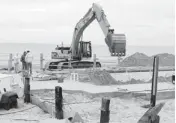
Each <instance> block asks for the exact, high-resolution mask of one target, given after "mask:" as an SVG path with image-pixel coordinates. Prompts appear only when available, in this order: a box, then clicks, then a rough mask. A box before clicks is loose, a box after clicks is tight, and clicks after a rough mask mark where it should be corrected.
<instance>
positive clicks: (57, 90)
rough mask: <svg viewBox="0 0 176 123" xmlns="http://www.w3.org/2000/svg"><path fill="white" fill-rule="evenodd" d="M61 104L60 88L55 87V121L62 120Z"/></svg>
mask: <svg viewBox="0 0 176 123" xmlns="http://www.w3.org/2000/svg"><path fill="white" fill-rule="evenodd" d="M62 103H63V97H62V88H61V87H60V86H56V87H55V109H56V114H55V117H56V118H57V119H63V118H64V117H63V109H62V105H63V104H62Z"/></svg>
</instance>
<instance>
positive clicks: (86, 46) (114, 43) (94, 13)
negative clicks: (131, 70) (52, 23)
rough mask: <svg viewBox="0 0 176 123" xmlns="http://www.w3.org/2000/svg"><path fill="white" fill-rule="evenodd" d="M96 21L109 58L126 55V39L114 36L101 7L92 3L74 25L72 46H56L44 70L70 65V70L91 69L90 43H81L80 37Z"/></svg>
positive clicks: (121, 35)
mask: <svg viewBox="0 0 176 123" xmlns="http://www.w3.org/2000/svg"><path fill="white" fill-rule="evenodd" d="M95 19H96V20H97V21H98V23H99V25H100V27H101V29H102V31H103V33H104V35H105V42H106V44H107V46H108V47H109V51H110V53H111V56H125V55H126V37H125V35H124V34H115V33H114V29H111V27H110V24H109V22H108V20H107V18H106V15H105V13H104V11H103V9H102V7H101V6H100V5H99V4H97V3H93V5H92V7H91V8H90V9H89V10H88V12H87V13H86V14H85V15H84V17H83V18H81V19H80V21H79V22H78V23H77V24H76V27H75V29H74V33H73V38H72V44H71V46H70V47H64V46H60V47H59V46H57V47H56V48H55V50H54V51H53V52H52V53H51V58H52V60H51V61H49V62H47V63H46V65H45V69H47V70H62V69H67V68H69V66H70V65H71V67H72V68H90V67H93V61H90V58H91V57H92V46H91V42H90V41H82V40H81V37H82V35H83V32H84V30H85V29H86V28H87V27H88V26H89V24H90V23H92V22H93V21H94V20H95ZM96 66H97V67H101V63H100V62H96Z"/></svg>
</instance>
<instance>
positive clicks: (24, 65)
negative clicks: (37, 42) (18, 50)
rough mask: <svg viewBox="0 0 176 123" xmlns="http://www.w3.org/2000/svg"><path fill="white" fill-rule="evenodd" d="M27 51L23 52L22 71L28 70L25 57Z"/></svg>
mask: <svg viewBox="0 0 176 123" xmlns="http://www.w3.org/2000/svg"><path fill="white" fill-rule="evenodd" d="M26 53H27V52H26V51H24V52H23V54H22V56H21V59H20V61H21V63H22V70H26V62H25V57H26Z"/></svg>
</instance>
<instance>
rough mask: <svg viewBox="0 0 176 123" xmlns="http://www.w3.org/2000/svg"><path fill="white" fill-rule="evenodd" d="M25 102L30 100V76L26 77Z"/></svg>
mask: <svg viewBox="0 0 176 123" xmlns="http://www.w3.org/2000/svg"><path fill="white" fill-rule="evenodd" d="M24 102H25V103H29V102H30V78H29V77H25V78H24Z"/></svg>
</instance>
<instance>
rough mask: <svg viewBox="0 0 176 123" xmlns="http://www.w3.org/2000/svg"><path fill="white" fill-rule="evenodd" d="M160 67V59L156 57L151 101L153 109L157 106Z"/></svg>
mask: <svg viewBox="0 0 176 123" xmlns="http://www.w3.org/2000/svg"><path fill="white" fill-rule="evenodd" d="M158 67H159V57H158V56H155V57H154V62H153V76H152V89H151V100H150V104H151V106H152V107H154V106H155V104H156V95H157V84H158V81H157V80H158Z"/></svg>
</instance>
